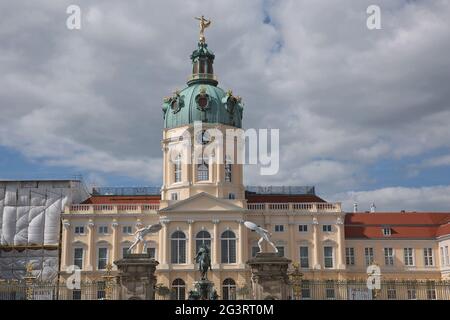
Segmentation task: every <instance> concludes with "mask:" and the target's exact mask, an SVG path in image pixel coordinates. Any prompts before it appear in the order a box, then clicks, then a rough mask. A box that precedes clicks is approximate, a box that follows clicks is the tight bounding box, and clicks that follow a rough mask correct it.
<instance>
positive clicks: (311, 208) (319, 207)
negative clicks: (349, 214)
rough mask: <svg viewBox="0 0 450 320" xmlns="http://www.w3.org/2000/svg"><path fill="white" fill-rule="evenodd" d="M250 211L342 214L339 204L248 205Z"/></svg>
mask: <svg viewBox="0 0 450 320" xmlns="http://www.w3.org/2000/svg"><path fill="white" fill-rule="evenodd" d="M247 209H248V210H251V211H295V212H342V208H341V203H340V202H334V203H329V202H327V203H321V202H310V203H295V202H292V203H248V204H247Z"/></svg>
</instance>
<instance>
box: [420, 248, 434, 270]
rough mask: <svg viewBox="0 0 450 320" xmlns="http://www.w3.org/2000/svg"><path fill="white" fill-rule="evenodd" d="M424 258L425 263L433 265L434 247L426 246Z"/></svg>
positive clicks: (428, 265)
mask: <svg viewBox="0 0 450 320" xmlns="http://www.w3.org/2000/svg"><path fill="white" fill-rule="evenodd" d="M423 258H424V260H425V261H424V264H425V266H427V267H430V266H433V265H434V261H433V249H432V248H424V249H423Z"/></svg>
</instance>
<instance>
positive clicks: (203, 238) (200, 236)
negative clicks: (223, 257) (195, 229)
mask: <svg viewBox="0 0 450 320" xmlns="http://www.w3.org/2000/svg"><path fill="white" fill-rule="evenodd" d="M202 244H206V245H207V246H208V248H209V252H210V253H211V234H210V233H209V232H208V231H205V230H202V231H200V232H199V233H197V236H196V237H195V253H197V252H198V249H199V248H200V246H201V245H202Z"/></svg>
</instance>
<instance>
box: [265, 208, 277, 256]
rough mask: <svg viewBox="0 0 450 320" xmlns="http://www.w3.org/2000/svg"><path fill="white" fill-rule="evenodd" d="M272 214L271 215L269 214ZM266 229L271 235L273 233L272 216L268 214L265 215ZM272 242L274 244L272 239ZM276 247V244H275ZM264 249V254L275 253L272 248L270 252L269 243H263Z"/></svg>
mask: <svg viewBox="0 0 450 320" xmlns="http://www.w3.org/2000/svg"><path fill="white" fill-rule="evenodd" d="M269 214H270V213H269ZM264 228H265V229H266V230H267V231H269V233H273V230H272V225H271V223H270V216H268V215H267V214H266V213H264ZM271 241H272V242H273V240H272V239H271ZM275 245H276V243H275ZM262 247H263V252H273V249H272V247H270V248H271V249H270V250H271V251H269V244H268V243H267V241H263V243H262Z"/></svg>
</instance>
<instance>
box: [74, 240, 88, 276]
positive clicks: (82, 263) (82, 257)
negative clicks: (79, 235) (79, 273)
mask: <svg viewBox="0 0 450 320" xmlns="http://www.w3.org/2000/svg"><path fill="white" fill-rule="evenodd" d="M78 249H81V268H80V270H83V268H84V254H85V251H86V250H84V248H83V247H79V246H75V247H74V248H73V264H74V265H77V264H76V263H75V260H79V259H77V258H76V255H75V251H76V250H78Z"/></svg>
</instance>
